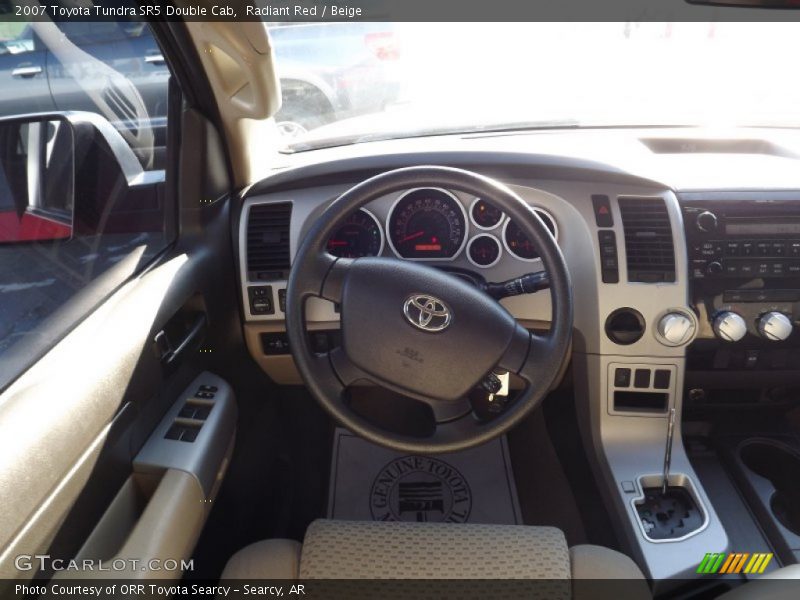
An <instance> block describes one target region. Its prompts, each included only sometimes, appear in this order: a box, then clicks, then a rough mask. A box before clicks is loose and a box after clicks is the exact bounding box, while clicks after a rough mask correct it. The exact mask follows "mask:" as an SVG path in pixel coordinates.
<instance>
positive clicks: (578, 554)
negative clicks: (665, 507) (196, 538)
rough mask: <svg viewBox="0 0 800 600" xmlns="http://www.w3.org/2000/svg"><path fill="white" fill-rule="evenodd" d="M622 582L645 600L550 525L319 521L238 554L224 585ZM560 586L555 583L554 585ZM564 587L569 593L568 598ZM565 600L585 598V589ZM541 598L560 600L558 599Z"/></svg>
mask: <svg viewBox="0 0 800 600" xmlns="http://www.w3.org/2000/svg"><path fill="white" fill-rule="evenodd" d="M298 577H299V578H301V579H546V580H548V581H550V582H552V585H554V586H556V587H558V586H559V585H560V586H561V588H564V584H563V581H564V580H569V579H575V580H597V579H618V580H626V586H627V587H626V594H625V595H626V596H627V598H628V599H629V600H634V599H635V598H650V593H649V588H648V585H647V582H646V581H645V578H644V576H643V575H642V573H641V571H640V570H639V568H638V567H637V566H636V564H635V563H634V562H633V561H632V560H631V559H630V558H628V557H627V556H625V555H624V554H620V553H619V552H615V551H614V550H609V549H608V548H602V547H600V546H589V545H584V546H574V547H572V548H567V542H566V539H565V538H564V534H563V533H562V532H561V530H559V529H556V528H553V527H527V526H515V525H472V524H468V525H465V524H449V523H387V522H369V521H330V520H318V521H314V522H313V523H311V525H310V526H309V527H308V530H307V531H306V536H305V540H304V543H303V544H300V543H298V542H295V541H290V540H265V541H262V542H257V543H255V544H252V545H250V546H247V547H246V548H244V549H242V550H240V551H239V552H237V553H236V554H235V555H234V556H233V557H232V558H231V559H230V560H229V561H228V564H227V566H226V567H225V571H224V572H223V574H222V578H223V579H251V580H256V579H295V578H298ZM559 582H561V584H559ZM570 587H572V588H573V590H572V591H573V592H574V594H570V593H569V591H570ZM579 589H580V585H579V583H578V582H575V583H574V584H573V585H572V586H570V585H567V586H566V590H567V594H566V596H565V597H569V595H574V596H575V597H582V598H591V597H592V590H591V586H588V585H587V589H585V590H584V591H583V593H579ZM558 591H559V590H556V589H554V590H553V592H554V593H553V594H547V596H548V597H560V596H561V597H563V596H564V595H563V594H562V593H556V592H558Z"/></svg>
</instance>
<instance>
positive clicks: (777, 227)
mask: <svg viewBox="0 0 800 600" xmlns="http://www.w3.org/2000/svg"><path fill="white" fill-rule="evenodd" d="M725 233H726V234H727V235H800V219H798V218H792V217H789V218H784V219H780V220H778V219H736V218H734V219H730V218H729V219H726V220H725Z"/></svg>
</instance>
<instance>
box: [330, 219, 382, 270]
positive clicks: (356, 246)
mask: <svg viewBox="0 0 800 600" xmlns="http://www.w3.org/2000/svg"><path fill="white" fill-rule="evenodd" d="M382 251H383V231H381V226H380V224H379V223H378V220H377V219H376V218H375V216H374V215H373V214H372V213H371V212H369V211H368V210H365V209H363V208H360V209H359V210H357V211H356V212H354V213H353V214H351V215H350V216H349V217H347V220H345V222H344V223H342V225H340V226H339V228H338V229H337V230H336V231H334V232H333V235H332V236H331V237H330V239H329V240H328V252H330V253H331V254H333V255H334V256H338V257H340V258H361V257H362V256H378V255H380V253H381V252H382Z"/></svg>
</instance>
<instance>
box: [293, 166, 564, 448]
mask: <svg viewBox="0 0 800 600" xmlns="http://www.w3.org/2000/svg"><path fill="white" fill-rule="evenodd" d="M417 187H441V188H445V189H451V190H458V191H461V192H465V193H467V194H471V195H474V196H478V197H480V198H483V199H484V200H487V201H488V202H490V203H491V204H493V205H495V206H496V207H498V208H500V209H501V210H503V211H504V212H505V213H506V214H507V215H509V217H510V218H511V219H513V220H514V222H515V223H516V224H517V225H518V226H519V228H520V229H521V230H522V232H523V233H524V234H525V235H526V236H528V238H529V239H530V240H532V242H533V243H534V244H535V246H536V248H537V250H538V252H539V254H540V256H541V257H542V260H543V262H544V266H545V269H546V270H547V272H548V275H549V280H550V293H551V298H552V323H551V327H550V330H549V332H548V334H547V335H537V334H534V333H531V332H529V331H528V330H527V329H525V328H524V327H522V326H521V325H520V324H518V323H517V321H516V320H515V319H514V317H513V316H512V315H511V314H510V313H509V312H508V311H507V310H506V309H505V308H504V307H503V306H501V305H500V304H499V303H498V302H497V301H495V300H494V299H492V298H491V297H489V296H488V295H487V294H486V293H484V292H483V291H482V290H480V289H478V288H477V287H475V286H474V285H471V284H470V283H469V282H467V281H465V280H464V279H462V278H460V277H457V276H455V275H452V274H449V273H447V272H445V271H442V270H439V269H435V268H433V267H430V266H427V265H422V264H419V263H416V262H411V261H404V260H400V259H396V258H386V257H364V258H358V259H345V258H336V257H334V256H332V255H331V254H329V253H328V252H327V251H326V246H327V242H328V239H329V238H330V237H331V235H332V234H333V232H334V231H335V230H336V228H337V227H338V226H339V225H340V224H341V223H342V221H343V220H344V219H345V218H346V217H347V216H348V215H349V214H351V213H353V212H354V211H356V210H357V209H359V208H360V207H362V206H364V205H365V204H367V203H368V202H370V201H372V200H375V199H376V198H379V197H382V196H385V195H387V194H390V193H392V192H397V191H401V190H406V189H409V188H417ZM314 296H316V297H320V298H324V299H326V300H330V301H331V302H335V303H337V304H339V306H340V309H341V310H340V316H341V331H342V344H341V346H340V347H338V348H335V349H333V350H331V351H330V352H328V353H326V354H316V353H314V352H313V351H312V350H311V347H310V345H309V340H308V338H307V335H306V322H305V314H304V313H305V310H304V307H305V303H306V301H307V300H308V299H309V298H311V297H314ZM572 313H573V304H572V288H571V284H570V278H569V273H568V271H567V266H566V263H565V262H564V257H563V256H562V254H561V251H560V249H559V247H558V245H557V244H556V242H555V240H554V239H553V237H552V236H551V235H550V233H549V231H548V230H547V227H546V226H545V225H544V223H543V222H542V220H541V219H540V218H539V216H538V215H537V214H536V212H535V211H534V210H533V209H532V208H531V207H530V206H528V205H527V204H526V203H525V202H524V201H523V200H522V199H521V198H520V197H519V196H518V195H517V194H516V193H514V192H513V191H512V190H511V189H509V188H508V187H506V186H504V185H502V184H500V183H498V182H496V181H494V180H492V179H490V178H488V177H484V176H482V175H478V174H476V173H472V172H470V171H465V170H461V169H454V168H447V167H434V166H422V167H409V168H403V169H397V170H394V171H389V172H386V173H383V174H381V175H377V176H375V177H372V178H371V179H368V180H366V181H364V182H362V183H360V184H358V185H356V186H355V187H353V188H351V189H350V190H348V191H347V192H345V193H344V194H342V195H341V196H339V197H338V198H337V199H336V200H334V201H333V202H332V203H331V204H330V205H329V206H328V207H327V208H326V209H325V210H324V211H323V212H322V214H321V215H320V216H319V217H318V218H317V219H316V220H315V221H314V223H313V225H312V226H311V228H310V229H309V231H308V232H307V234H306V236H305V239H304V240H303V242H302V244H301V245H300V247H299V248H298V250H297V253H296V255H295V259H294V263H293V267H292V271H291V275H290V277H289V284H288V288H287V291H286V329H287V335H288V338H289V344H290V347H291V350H292V354H293V356H294V360H295V364H296V365H297V368H298V370H299V372H300V374H301V376H302V377H303V379H304V380H305V383H306V385H307V386H308V388H309V390H310V391H311V394H312V395H313V396H314V397H315V398H316V400H317V401H318V402H319V403H320V404H321V405H322V406H323V407H324V408H325V409H326V410H327V412H328V413H329V414H330V415H331V416H332V417H333V418H334V419H335V420H336V421H338V422H339V423H340V424H341V425H343V426H344V427H346V428H348V429H349V430H350V431H352V432H353V433H355V434H356V435H359V436H361V437H363V438H366V439H367V440H370V441H372V442H374V443H376V444H379V445H383V446H386V447H389V448H392V449H394V450H397V451H401V452H408V453H441V452H453V451H456V450H462V449H465V448H469V447H473V446H477V445H480V444H482V443H484V442H487V441H489V440H491V439H493V438H495V437H497V436H499V435H501V434H503V433H505V432H506V431H508V430H509V429H510V428H511V427H513V426H514V425H515V424H517V423H519V421H521V420H522V419H523V418H524V417H525V416H526V415H527V414H528V413H529V412H530V411H531V410H533V409H534V408H535V407H536V406H538V404H539V403H540V402H541V401H542V399H543V398H544V397H545V395H546V394H547V392H548V390H549V389H550V388H551V386H552V384H553V383H554V381H555V379H556V377H557V376H558V373H559V372H560V370H561V367H562V365H563V363H564V361H565V360H566V357H567V352H568V350H569V345H570V339H571V334H572ZM493 369H502V370H506V371H509V372H511V373H515V374H517V375H519V376H520V377H521V378H522V379H523V380H524V382H525V387H524V389H523V391H522V392H520V394H519V395H518V396H517V398H516V399H515V400H514V401H513V402H510V403H509V404H508V405H507V406H506V407H505V410H504V411H503V412H502V413H500V414H499V415H498V416H497V417H495V418H494V419H492V420H490V421H488V422H486V421H481V420H478V419H477V418H476V417H475V416H474V414H473V413H472V412H471V410H470V405H469V402H468V400H467V395H468V394H469V392H470V390H472V389H473V388H474V387H475V386H476V385H478V384H480V383H481V382H482V381H483V380H484V379H485V378H486V377H487V376H488V375H489V373H490V372H492V370H493ZM359 380H368V381H370V382H372V383H374V384H377V385H379V386H382V387H384V388H387V389H389V390H392V391H394V392H397V393H400V394H403V395H404V396H407V397H411V398H414V399H416V400H418V401H421V402H423V403H425V404H427V405H428V406H429V407H430V409H431V410H432V414H433V416H434V418H435V421H436V425H435V429H434V430H433V432H432V433H431V435H430V436H428V437H421V438H420V437H413V436H410V435H404V434H400V433H396V432H393V431H389V430H386V429H384V428H381V427H379V426H377V425H375V424H373V423H372V422H371V421H369V420H367V419H366V418H364V417H363V416H361V415H359V414H358V413H356V412H355V411H354V410H353V408H352V407H351V406H350V405H349V404H348V402H347V401H346V398H345V394H344V391H345V389H346V388H347V387H348V386H350V385H351V384H353V383H355V382H356V381H359Z"/></svg>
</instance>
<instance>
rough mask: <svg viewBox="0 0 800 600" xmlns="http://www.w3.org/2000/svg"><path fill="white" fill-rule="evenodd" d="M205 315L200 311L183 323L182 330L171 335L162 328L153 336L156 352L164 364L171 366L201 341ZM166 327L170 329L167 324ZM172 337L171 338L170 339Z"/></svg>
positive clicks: (204, 328)
mask: <svg viewBox="0 0 800 600" xmlns="http://www.w3.org/2000/svg"><path fill="white" fill-rule="evenodd" d="M206 326H207V321H206V316H205V314H203V313H201V314H198V315H196V316H194V317H192V318H191V321H190V322H189V323H187V324H185V326H184V328H183V331H181V332H180V333H178V334H177V335H176V334H174V333H173V335H172V336H170V334H168V333H167V332H166V331H165V330H164V329H162V330H161V331H159V332H158V333H157V334H156V335H155V337H154V338H153V342H154V344H155V350H156V354H157V355H158V356H159V358H160V359H161V362H162V363H163V364H164V365H165V366H168V367H169V366H172V365H174V364H176V363H177V362H178V361H180V360H181V359H183V357H184V355H185V354H186V353H187V352H188V351H189V350H191V349H192V348H195V347H196V346H198V345H199V344H200V342H202V341H203V338H204V337H205V335H206ZM166 329H171V327H169V326H167V328H166ZM170 337H172V339H170Z"/></svg>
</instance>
